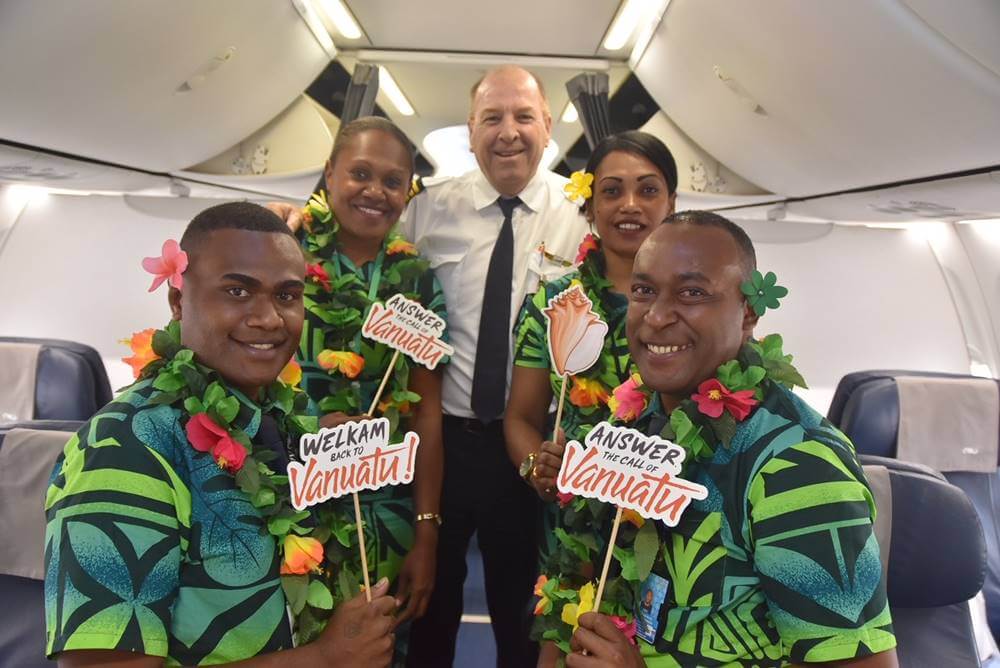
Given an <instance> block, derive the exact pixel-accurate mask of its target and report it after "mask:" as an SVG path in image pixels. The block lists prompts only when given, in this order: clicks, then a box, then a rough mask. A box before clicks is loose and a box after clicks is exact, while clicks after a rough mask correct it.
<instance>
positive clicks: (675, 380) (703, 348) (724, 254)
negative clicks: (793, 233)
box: [626, 224, 757, 410]
mask: <svg viewBox="0 0 1000 668" xmlns="http://www.w3.org/2000/svg"><path fill="white" fill-rule="evenodd" d="M741 260H742V257H741V255H740V251H739V247H738V246H737V244H736V241H735V240H734V239H733V237H732V236H731V235H730V234H729V233H728V232H726V231H725V230H723V229H721V228H718V227H710V226H698V225H686V224H667V225H660V226H659V227H657V228H656V230H655V231H654V232H653V233H652V234H651V235H650V236H649V238H648V239H647V240H646V242H645V243H644V244H643V245H642V248H640V249H639V252H638V253H637V254H636V256H635V263H634V265H633V269H632V287H631V291H630V295H629V306H628V315H627V317H626V332H627V335H628V342H629V350H630V351H631V353H632V359H633V360H635V363H636V365H637V366H638V367H639V374H640V375H641V376H642V380H643V382H644V383H645V384H646V385H648V386H649V387H651V388H652V389H654V390H656V391H657V392H659V393H660V397H661V399H662V400H663V404H664V408H665V409H667V410H670V409H672V408H674V407H675V406H676V405H677V404H678V403H679V402H680V401H682V400H683V399H686V398H687V397H689V396H690V395H691V394H692V393H693V392H694V391H695V389H696V388H697V387H698V385H699V384H700V383H701V382H702V381H704V380H707V379H708V378H712V377H714V376H715V373H716V369H717V368H718V367H719V365H721V364H723V363H724V362H726V361H728V360H731V359H733V358H734V357H736V354H737V353H738V352H739V349H740V346H742V345H743V343H744V342H745V341H746V340H747V339H748V338H749V337H750V336H751V335H752V334H753V328H754V325H755V324H756V323H757V316H756V315H754V313H753V310H752V309H751V308H750V307H749V306H748V305H747V303H746V301H745V300H744V297H743V294H742V293H741V292H740V284H741V283H742V282H743V280H744V279H745V276H744V271H745V268H744V266H743V265H742V263H741Z"/></svg>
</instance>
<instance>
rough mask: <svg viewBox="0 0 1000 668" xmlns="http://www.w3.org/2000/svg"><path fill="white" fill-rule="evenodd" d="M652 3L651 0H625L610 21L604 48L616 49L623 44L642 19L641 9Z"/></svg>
mask: <svg viewBox="0 0 1000 668" xmlns="http://www.w3.org/2000/svg"><path fill="white" fill-rule="evenodd" d="M652 4H654V3H653V2H652V1H651V0H625V5H624V6H623V7H622V9H621V11H619V12H618V16H616V17H615V20H614V21H613V22H612V23H611V29H610V30H609V31H608V36H607V37H605V38H604V48H605V49H607V50H608V51H617V50H618V49H620V48H622V47H623V46H625V43H626V42H628V38H629V37H631V36H632V33H633V32H635V29H636V27H637V26H638V25H639V21H640V20H641V19H642V14H643V10H644V9H646V8H647V7H649V6H650V5H652Z"/></svg>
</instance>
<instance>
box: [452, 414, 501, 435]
mask: <svg viewBox="0 0 1000 668" xmlns="http://www.w3.org/2000/svg"><path fill="white" fill-rule="evenodd" d="M445 417H446V418H447V419H449V420H451V421H453V422H455V423H457V425H458V427H459V428H460V429H461V430H462V431H464V432H466V433H468V434H486V433H489V432H492V431H495V430H496V429H498V428H501V429H502V425H503V422H502V421H501V420H494V421H493V422H483V421H482V420H479V419H477V418H467V417H457V416H453V415H447V416H445Z"/></svg>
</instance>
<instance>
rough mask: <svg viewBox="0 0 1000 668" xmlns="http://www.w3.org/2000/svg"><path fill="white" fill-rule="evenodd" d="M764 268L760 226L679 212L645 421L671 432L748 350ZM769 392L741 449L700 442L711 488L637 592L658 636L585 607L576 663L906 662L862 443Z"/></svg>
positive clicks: (638, 292) (641, 304) (645, 282)
mask: <svg viewBox="0 0 1000 668" xmlns="http://www.w3.org/2000/svg"><path fill="white" fill-rule="evenodd" d="M755 269H756V258H755V255H754V250H753V245H752V244H751V242H750V239H749V238H748V237H747V236H746V233H745V232H743V230H742V229H740V228H739V227H738V226H736V225H734V224H733V223H731V222H730V221H728V220H726V219H724V218H722V217H721V216H717V215H715V214H711V213H708V212H700V211H699V212H683V213H679V214H676V215H674V216H672V217H671V218H668V219H667V221H665V224H664V225H662V226H661V227H660V228H658V229H657V230H656V231H655V232H654V233H653V234H652V235H650V237H649V238H648V239H647V240H646V242H645V243H644V244H643V246H642V248H641V249H640V250H639V253H638V255H637V256H636V259H635V265H634V269H633V277H632V287H631V294H630V295H629V311H628V316H627V333H628V339H629V347H630V349H631V352H632V355H633V359H634V361H635V363H636V365H637V366H638V368H639V372H640V374H641V376H642V379H643V382H644V383H645V385H646V386H647V387H649V388H650V389H652V390H654V391H655V392H656V394H654V396H653V399H652V401H651V402H650V406H649V407H648V408H647V409H646V411H645V412H644V413H643V415H642V416H641V417H640V419H639V422H638V424H637V425H635V426H637V427H638V428H639V429H642V430H644V431H646V433H656V434H659V433H661V430H663V429H664V428H665V427H667V426H668V425H669V417H668V416H669V415H670V413H671V411H673V410H674V409H675V408H677V407H678V406H679V404H680V403H681V402H682V401H684V400H686V399H688V398H690V397H692V394H694V393H695V392H700V391H701V389H699V386H701V385H702V384H703V383H704V382H705V381H707V380H709V379H713V378H715V377H716V374H717V369H718V368H719V366H720V365H722V364H724V363H726V362H727V361H729V360H733V359H736V358H737V356H738V354H740V352H741V348H742V347H743V346H744V344H745V343H746V342H747V340H748V339H750V338H751V336H752V334H753V329H754V326H755V325H756V324H757V318H758V316H757V314H755V312H754V310H753V309H752V308H751V306H750V304H749V303H748V302H747V298H746V297H744V295H743V293H742V292H741V284H742V283H743V282H744V281H745V280H747V279H748V278H749V277H750V275H751V273H752V272H753V271H754V270H755ZM759 387H760V389H761V390H762V394H761V395H760V400H759V403H757V404H756V405H754V406H753V408H752V411H751V412H749V414H748V415H745V414H742V413H740V415H741V416H742V417H740V418H738V419H737V421H736V422H735V432H734V433H733V434H732V437H731V439H730V442H729V444H728V446H727V445H723V444H722V443H708V444H707V447H704V448H702V449H699V450H698V451H697V452H693V451H691V449H690V448H688V456H687V459H686V460H685V464H684V477H685V478H687V479H689V480H693V481H695V482H698V483H700V484H702V485H705V486H706V487H707V488H708V490H709V495H708V497H707V498H706V499H705V500H703V501H696V502H693V503H692V504H691V506H690V507H689V508H688V509H687V511H686V512H685V513H684V515H683V517H682V518H681V519H680V523H679V524H678V526H677V527H675V528H673V529H667V528H666V527H665V526H663V525H661V526H660V527H659V528H660V540H661V548H660V551H659V553H658V556H657V558H656V562H655V563H654V566H653V571H652V574H651V575H650V580H647V582H646V583H644V584H643V585H642V587H640V589H639V592H640V593H641V596H640V597H639V598H638V599H637V600H641V602H642V604H643V611H644V612H646V613H647V614H646V615H643V614H637V616H638V617H641V618H643V624H642V625H641V628H640V636H642V635H646V636H647V637H648V639H649V640H648V641H647V640H640V641H639V643H638V646H633V645H631V644H630V643H629V642H628V640H627V639H626V637H625V635H623V634H622V633H621V632H620V631H618V629H617V628H616V626H615V624H614V623H613V622H612V620H611V618H609V617H608V616H606V615H601V614H594V613H591V614H586V615H582V616H581V618H580V629H579V630H578V631H577V632H576V633H575V635H574V637H573V642H572V647H573V650H574V653H573V654H571V655H570V656H569V657H568V659H567V665H568V666H571V667H572V666H587V667H598V666H616V667H621V666H642V665H646V666H656V667H660V666H662V667H668V666H669V667H674V666H723V665H725V666H730V665H735V666H783V665H789V664H809V665H811V664H821V665H823V664H825V665H851V666H864V667H865V668H870V667H882V666H890V667H891V666H896V665H897V662H896V655H895V650H894V648H895V645H896V641H895V637H894V636H893V632H892V620H891V618H890V614H889V606H888V602H887V600H886V594H885V583H884V582H883V581H882V570H881V565H880V561H879V552H878V545H877V543H876V541H875V538H874V535H873V533H872V521H873V518H874V513H875V507H874V503H873V500H872V495H871V492H870V491H869V489H868V486H867V484H866V481H865V478H864V474H863V473H862V469H861V466H860V465H859V464H858V461H857V458H856V456H855V453H854V448H853V446H852V445H851V444H850V442H849V441H848V440H847V439H846V437H844V436H843V434H841V433H840V432H839V431H837V430H836V429H835V428H833V427H832V426H831V425H830V424H829V423H828V422H827V421H826V420H825V419H823V418H822V417H821V416H820V415H819V414H818V413H816V412H815V411H814V410H812V409H811V408H809V407H808V406H807V405H806V404H805V403H804V402H802V401H801V400H800V399H798V397H796V396H795V395H794V394H792V393H791V392H790V391H789V390H788V389H787V388H786V387H784V385H782V383H780V382H776V381H774V380H772V379H771V378H770V377H767V378H765V379H764V380H763V381H762V382H761V383H760V385H759ZM706 394H708V393H707V392H706ZM716 398H718V395H716ZM706 431H707V430H706ZM712 433H715V432H712ZM678 440H682V439H680V438H678ZM649 611H657V612H656V614H652V615H649V614H648V612H649ZM583 650H586V652H587V654H586V655H584V654H583V653H582V651H583Z"/></svg>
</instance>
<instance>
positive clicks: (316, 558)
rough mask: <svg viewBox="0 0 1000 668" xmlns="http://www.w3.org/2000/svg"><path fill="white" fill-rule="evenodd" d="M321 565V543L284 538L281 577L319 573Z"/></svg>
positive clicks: (305, 537)
mask: <svg viewBox="0 0 1000 668" xmlns="http://www.w3.org/2000/svg"><path fill="white" fill-rule="evenodd" d="M322 563H323V543H321V542H319V541H318V540H316V539H315V538H309V537H307V536H296V535H295V534H293V533H290V534H288V535H287V536H285V558H284V559H283V560H282V562H281V575H305V574H306V573H319V571H320V564H322Z"/></svg>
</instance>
